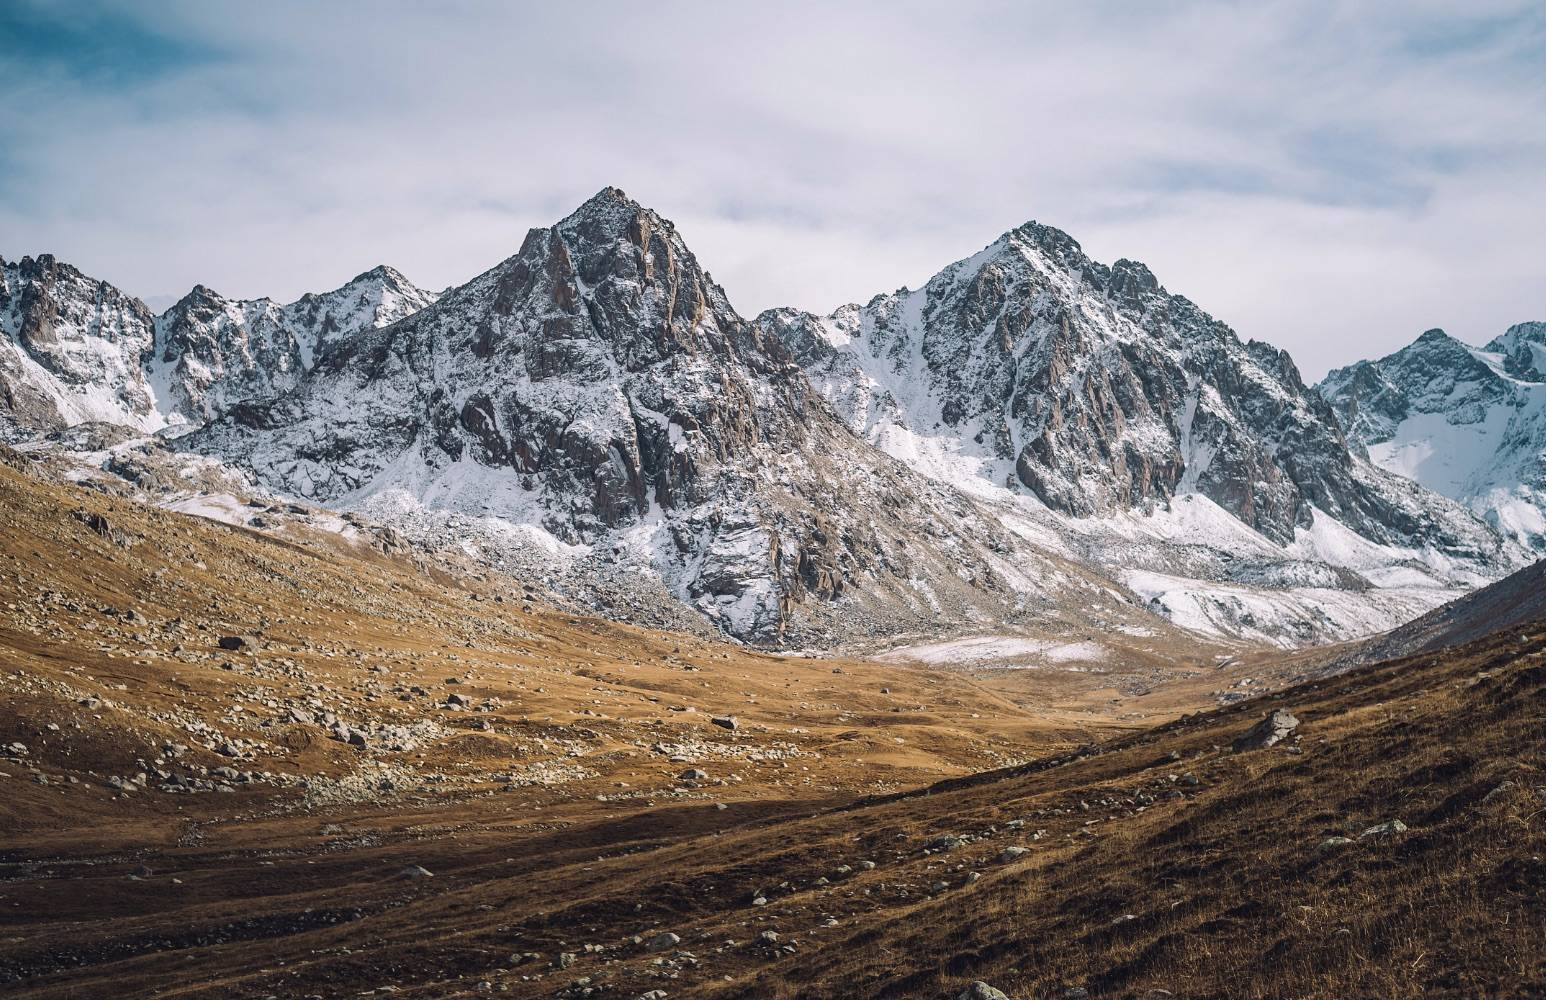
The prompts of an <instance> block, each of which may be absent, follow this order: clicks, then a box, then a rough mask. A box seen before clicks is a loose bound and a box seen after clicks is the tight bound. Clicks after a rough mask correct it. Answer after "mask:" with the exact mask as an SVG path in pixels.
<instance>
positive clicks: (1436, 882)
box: [0, 465, 1546, 1000]
mask: <svg viewBox="0 0 1546 1000" xmlns="http://www.w3.org/2000/svg"><path fill="white" fill-rule="evenodd" d="M0 511H4V512H5V515H6V517H7V523H6V530H5V531H4V533H3V536H0V792H3V794H0V994H10V995H25V996H35V997H58V998H65V997H72V998H78V997H95V996H103V995H113V996H118V997H125V998H127V997H150V996H156V997H203V996H209V997H217V996H218V997H286V998H288V997H304V996H323V997H346V996H348V997H353V996H368V995H393V996H402V997H446V996H472V995H481V994H482V993H497V994H506V995H512V996H526V997H615V998H623V1000H633V998H637V997H650V998H651V1000H659V998H660V997H669V998H670V1000H679V998H684V997H722V998H729V997H745V998H753V997H757V998H763V997H772V998H781V997H782V998H792V997H806V998H829V997H950V998H953V997H955V996H957V994H959V993H961V991H962V990H963V989H965V988H966V987H967V986H968V985H969V984H970V983H971V982H972V981H974V980H985V981H987V982H990V983H992V984H993V985H994V986H995V987H997V988H998V989H1000V990H1002V991H1004V993H1006V994H1007V995H1008V996H1010V997H1014V998H1017V1000H1018V998H1038V1000H1039V998H1043V997H1046V998H1061V997H1068V998H1073V997H1077V996H1085V995H1087V996H1090V997H1097V998H1108V997H1155V998H1158V997H1162V996H1166V995H1170V994H1173V995H1174V996H1176V997H1190V998H1200V997H1219V998H1223V997H1262V998H1266V997H1307V996H1327V997H1331V996H1337V997H1346V996H1402V997H1404V996H1416V995H1422V996H1455V997H1461V996H1466V997H1471V996H1474V997H1503V996H1510V997H1526V996H1546V948H1543V947H1542V942H1543V941H1546V907H1543V906H1542V905H1541V899H1542V894H1543V892H1546V862H1543V860H1542V858H1543V855H1546V820H1543V817H1546V772H1543V766H1546V726H1543V724H1542V713H1541V708H1540V706H1541V705H1542V704H1543V697H1546V690H1543V689H1546V628H1526V629H1523V630H1518V629H1513V630H1509V631H1508V632H1506V633H1498V634H1495V635H1492V636H1488V637H1485V638H1483V639H1480V640H1477V641H1473V642H1471V643H1470V644H1469V645H1466V646H1462V647H1456V648H1452V649H1450V650H1447V651H1444V652H1441V653H1437V654H1426V655H1425V656H1420V657H1415V658H1411V659H1408V660H1405V661H1394V662H1389V663H1382V664H1376V665H1374V666H1372V667H1367V668H1363V669H1361V670H1359V671H1356V672H1353V673H1349V674H1345V675H1342V676H1339V677H1334V678H1331V679H1323V680H1303V679H1302V678H1305V677H1308V676H1310V675H1311V674H1313V673H1314V672H1315V670H1316V668H1317V667H1319V666H1321V665H1322V664H1323V663H1324V662H1325V661H1326V660H1327V658H1328V657H1329V656H1330V655H1331V653H1329V652H1325V651H1322V652H1313V653H1305V654H1299V655H1296V656H1283V655H1280V654H1269V653H1266V652H1261V651H1252V650H1243V651H1242V650H1238V649H1236V650H1233V651H1230V650H1225V649H1221V648H1214V647H1212V646H1209V645H1207V644H1206V643H1202V642H1199V643H1197V644H1195V645H1192V646H1189V647H1183V646H1181V645H1179V644H1172V645H1156V646H1153V647H1151V648H1149V649H1148V650H1147V651H1146V652H1145V651H1143V650H1142V649H1141V648H1139V647H1138V646H1137V645H1136V644H1134V643H1132V642H1128V643H1127V645H1125V646H1122V647H1121V648H1124V649H1126V650H1128V654H1129V655H1124V656H1123V657H1121V658H1120V660H1119V661H1111V660H1107V659H1105V658H1104V654H1102V656H1092V655H1091V653H1090V649H1089V648H1087V647H1082V646H1080V645H1079V641H1078V640H1077V638H1076V639H1074V640H1073V641H1072V645H1073V646H1074V647H1075V648H1072V649H1069V648H1067V646H1068V643H1064V644H1061V645H1059V644H1051V645H1048V644H1047V642H1045V641H1043V640H1040V639H1035V638H1027V637H1024V636H1019V637H1015V636H987V637H981V641H980V642H976V643H973V642H970V641H968V642H966V643H965V644H964V646H963V645H961V644H959V643H958V644H957V645H956V646H954V647H949V646H947V647H943V648H941V647H940V644H928V643H918V644H915V646H914V647H913V648H911V649H906V650H898V651H896V655H892V656H889V657H887V658H886V660H885V661H884V662H882V661H880V660H859V659H814V658H804V657H797V656H770V655H763V654H760V653H756V652H753V651H749V650H747V649H744V648H741V647H736V646H732V645H728V644H724V643H719V642H715V641H711V640H707V639H703V638H698V637H690V636H684V635H680V634H674V633H669V632H660V631H652V630H646V629H637V628H629V627H626V626H621V625H616V624H612V623H608V622H604V621H600V620H597V619H591V618H587V617H583V616H577V615H574V614H572V613H570V612H566V611H559V610H555V609H553V608H551V607H548V606H546V605H544V604H543V603H542V601H541V599H540V597H541V595H540V594H538V593H537V592H536V591H535V590H531V589H523V588H522V587H521V586H520V584H519V583H518V582H517V583H512V582H511V581H510V580H508V579H502V578H497V577H491V576H488V575H481V574H474V575H457V574H453V573H451V572H449V571H448V570H447V569H446V568H445V567H442V566H437V565H434V564H429V563H419V564H414V563H411V562H406V561H404V560H401V559H390V558H387V557H385V556H383V555H381V554H379V553H377V552H375V551H374V550H371V549H369V548H367V547H364V546H350V545H349V544H347V543H346V542H345V541H344V540H342V539H340V538H339V537H338V536H336V535H334V536H331V537H330V538H324V539H319V540H317V541H316V542H315V543H303V542H300V541H295V540H284V539H279V538H275V537H273V536H270V535H266V534H263V533H261V532H257V531H252V530H248V529H245V528H238V527H231V526H227V525H220V524H215V523H211V522H208V521H205V520H201V519H197V518H193V517H188V516H184V515H180V514H176V513H169V512H166V511H160V510H156V509H154V508H149V507H145V506H141V505H139V504H136V503H134V502H132V501H130V500H128V499H124V498H121V497H113V496H110V495H104V494H99V493H94V492H90V491H86V490H81V489H73V488H69V487H61V486H54V485H49V484H45V483H42V482H40V481H38V480H35V479H31V478H29V477H28V476H26V475H25V474H24V473H23V472H22V471H19V470H17V469H12V468H7V467H5V466H3V465H0ZM1105 638H1106V639H1107V640H1109V642H1110V643H1118V640H1117V638H1116V637H1105ZM1128 638H1129V639H1130V638H1131V637H1128ZM983 643H987V644H989V645H988V647H987V648H990V649H991V650H992V654H993V655H992V656H991V657H974V656H973V655H966V656H961V655H957V654H959V653H960V652H961V650H963V649H965V650H967V651H968V652H969V651H971V650H974V649H975V650H976V651H977V652H978V653H981V652H982V651H983V649H984V648H985V647H984V645H983ZM1016 643H1019V645H1016ZM1038 643H1039V645H1038ZM994 644H996V645H994ZM931 645H932V647H933V648H927V647H930V646H931ZM223 646H229V647H234V648H223ZM919 646H922V647H926V648H923V649H919V648H918V647H919ZM1049 652H1050V653H1051V655H1048V654H1049ZM1006 655H1007V656H1008V657H1009V659H1008V660H1007V661H1006V660H1005V659H1004V656H1006ZM1016 656H1024V657H1029V658H1030V659H1029V660H1026V661H1024V662H1016V661H1015V657H1016ZM1257 694H1261V695H1262V697H1260V698H1257V699H1256V700H1249V701H1247V700H1241V696H1242V695H1257ZM1220 706H1223V707H1220ZM1274 708H1283V709H1287V710H1289V711H1291V712H1292V713H1293V714H1294V716H1295V717H1296V718H1297V719H1298V720H1299V723H1300V725H1299V728H1298V729H1297V730H1296V731H1295V732H1294V733H1293V734H1291V735H1290V737H1289V738H1288V739H1285V740H1284V741H1282V742H1280V743H1278V744H1277V745H1274V746H1271V747H1268V748H1263V749H1242V750H1240V751H1238V752H1237V751H1236V750H1234V748H1233V746H1232V744H1233V743H1234V741H1235V740H1236V739H1237V738H1238V737H1240V736H1241V735H1242V734H1243V733H1244V732H1245V731H1246V730H1247V729H1249V728H1250V727H1251V726H1252V725H1253V724H1254V723H1255V722H1256V721H1257V720H1258V719H1259V718H1260V717H1261V716H1262V715H1263V714H1264V713H1265V712H1266V711H1268V710H1270V709H1274ZM1396 821H1399V824H1397V825H1394V826H1393V825H1391V824H1393V823H1395V822H1396ZM1079 990H1084V991H1087V992H1086V993H1080V992H1078V991H1079ZM1162 990H1163V991H1169V994H1165V993H1159V992H1155V991H1162ZM655 991H663V992H655Z"/></svg>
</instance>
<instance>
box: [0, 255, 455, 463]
mask: <svg viewBox="0 0 1546 1000" xmlns="http://www.w3.org/2000/svg"><path fill="white" fill-rule="evenodd" d="M433 298H434V297H433V296H432V295H430V294H429V293H426V292H423V291H421V290H419V289H417V288H414V287H413V286H412V285H411V284H409V283H408V281H407V280H406V279H405V278H403V276H402V275H400V274H398V273H397V272H396V271H393V270H392V269H391V268H385V267H382V268H376V269H375V270H373V271H368V272H366V273H365V274H362V275H360V276H359V277H357V278H355V279H354V280H353V281H351V282H349V283H348V284H347V285H344V286H343V287H342V288H339V289H336V290H334V291H332V292H327V293H324V294H321V295H306V296H304V297H303V298H301V299H300V300H299V301H297V302H294V303H292V304H290V305H288V306H280V305H279V304H278V303H276V302H273V301H272V300H269V299H257V300H253V301H237V300H229V299H225V298H223V297H221V296H220V295H218V294H216V293H215V292H212V291H210V290H209V289H208V288H205V287H204V286H203V285H199V286H197V287H195V288H194V290H193V291H192V292H190V293H189V294H188V295H187V296H186V297H184V298H183V299H182V300H181V301H180V302H178V303H177V304H176V305H174V306H173V307H172V308H171V309H169V310H167V312H166V313H164V314H162V315H161V316H160V317H153V316H152V315H151V313H150V311H149V310H148V309H147V308H145V306H144V304H143V303H141V302H140V301H139V300H138V299H135V298H133V297H131V296H128V295H125V294H124V293H123V292H121V291H119V290H118V289H116V288H114V287H113V286H112V285H109V284H107V283H106V282H103V281H98V280H96V279H93V278H88V277H86V276H85V275H83V274H81V273H80V272H79V271H78V270H76V269H75V268H73V267H71V266H70V265H68V264H63V263H60V262H58V261H56V260H55V259H54V258H53V257H50V256H47V255H45V256H41V257H38V258H36V259H32V258H23V259H22V260H21V261H20V262H19V263H5V262H0V331H3V333H4V339H3V340H0V435H4V436H5V437H7V438H10V439H12V440H19V439H21V438H24V437H32V436H37V435H39V434H45V433H49V432H52V431H57V430H60V429H63V428H65V427H69V426H73V425H76V424H80V423H84V422H88V421H98V422H105V423H115V424H122V425H125V426H129V427H133V428H135V429H136V430H140V431H153V430H157V429H159V428H162V427H165V426H167V425H168V424H179V423H192V424H199V423H203V422H204V421H206V420H208V419H210V418H211V417H213V416H215V415H216V414H218V413H220V412H222V411H224V410H225V409H226V408H228V407H229V406H231V405H233V404H235V403H238V402H242V401H247V400H253V399H271V398H273V397H274V396H276V395H278V394H280V393H282V392H286V391H288V390H289V389H291V388H294V386H295V384H296V383H297V382H298V381H299V379H300V376H301V375H302V374H303V373H304V372H305V370H306V369H307V368H309V367H311V365H312V364H313V363H314V360H315V358H316V356H317V355H319V354H321V353H324V352H325V351H327V350H329V349H331V347H332V346H333V345H335V344H337V343H339V342H341V341H345V340H347V339H349V338H350V337H352V336H354V335H355V334H357V333H359V332H360V331H361V330H366V329H373V328H375V327H377V326H381V325H385V324H387V323H391V322H394V321H395V320H398V319H401V318H402V317H404V316H407V315H409V314H410V313H412V312H415V311H417V310H418V309H421V308H423V307H424V306H425V305H427V304H428V303H429V302H431V301H433Z"/></svg>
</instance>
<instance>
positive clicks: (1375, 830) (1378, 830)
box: [1358, 819, 1406, 840]
mask: <svg viewBox="0 0 1546 1000" xmlns="http://www.w3.org/2000/svg"><path fill="white" fill-rule="evenodd" d="M1405 832H1406V824H1405V823H1403V822H1401V821H1400V820H1399V819H1392V820H1386V821H1385V822H1384V823H1377V824H1375V825H1374V826H1371V827H1369V829H1367V830H1365V831H1364V832H1363V833H1360V834H1359V835H1358V837H1359V839H1360V840H1362V839H1363V838H1364V837H1389V836H1393V835H1394V834H1397V833H1405Z"/></svg>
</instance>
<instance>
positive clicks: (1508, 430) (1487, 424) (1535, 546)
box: [1317, 323, 1546, 553]
mask: <svg viewBox="0 0 1546 1000" xmlns="http://www.w3.org/2000/svg"><path fill="white" fill-rule="evenodd" d="M1317 391H1318V392H1319V393H1320V395H1321V396H1322V397H1324V398H1325V399H1326V400H1327V401H1328V402H1329V403H1330V404H1331V405H1332V407H1333V408H1334V409H1335V410H1336V412H1337V414H1338V416H1339V417H1340V418H1341V420H1342V423H1343V426H1345V427H1346V428H1347V431H1348V435H1349V437H1350V438H1352V439H1353V440H1354V441H1355V442H1357V443H1358V444H1360V445H1361V446H1362V447H1364V448H1366V449H1367V450H1368V454H1369V458H1370V459H1371V460H1372V461H1373V462H1374V463H1375V464H1376V465H1379V466H1380V467H1382V468H1384V469H1387V470H1389V471H1392V472H1395V473H1398V474H1400V475H1403V476H1408V477H1410V478H1411V479H1413V480H1415V481H1416V482H1418V483H1420V484H1421V485H1423V486H1425V487H1427V488H1428V489H1430V490H1433V491H1435V492H1438V493H1442V494H1444V495H1445V496H1448V497H1452V498H1454V499H1456V500H1458V501H1460V502H1461V503H1463V504H1465V505H1466V506H1468V507H1470V508H1471V509H1472V510H1473V511H1475V512H1476V513H1477V514H1478V515H1479V516H1481V517H1483V518H1485V519H1486V520H1487V521H1488V522H1489V523H1491V524H1492V525H1493V526H1494V527H1495V528H1496V529H1497V531H1498V532H1500V533H1501V534H1503V535H1504V536H1506V537H1508V538H1510V539H1512V540H1513V541H1515V542H1516V543H1518V544H1519V545H1521V546H1523V547H1525V548H1527V549H1529V550H1530V551H1532V552H1536V553H1543V552H1546V323H1521V324H1519V325H1518V326H1514V327H1511V328H1509V330H1508V332H1506V333H1504V334H1503V335H1502V336H1501V337H1498V338H1496V339H1495V340H1493V341H1492V342H1491V343H1489V344H1487V346H1486V347H1483V348H1480V349H1478V348H1474V347H1471V346H1469V345H1466V344H1463V343H1461V342H1460V341H1458V340H1456V339H1455V338H1453V337H1451V336H1449V335H1448V334H1446V333H1445V332H1444V331H1443V330H1429V331H1427V332H1426V333H1424V334H1423V335H1422V336H1421V337H1419V338H1417V340H1416V341H1415V342H1413V343H1412V344H1410V345H1408V346H1407V347H1404V348H1402V349H1401V350H1399V351H1397V352H1395V353H1394V354H1390V355H1387V356H1386V357H1383V358H1380V359H1379V360H1378V361H1360V362H1358V363H1357V364H1354V365H1349V366H1348V367H1346V368H1339V369H1337V370H1336V371H1333V372H1332V373H1331V374H1329V375H1327V376H1326V379H1325V380H1324V381H1323V382H1321V384H1320V385H1319V386H1317Z"/></svg>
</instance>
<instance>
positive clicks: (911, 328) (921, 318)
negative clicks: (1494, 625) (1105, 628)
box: [759, 223, 1496, 556]
mask: <svg viewBox="0 0 1546 1000" xmlns="http://www.w3.org/2000/svg"><path fill="white" fill-rule="evenodd" d="M759 323H760V325H762V326H763V328H764V329H765V330H767V331H768V332H769V333H770V334H771V335H774V336H777V337H778V338H779V339H781V340H783V341H784V342H785V344H786V345H788V347H789V348H790V350H791V352H792V353H793V354H794V355H795V356H796V357H797V358H798V360H799V361H800V363H801V364H802V365H803V366H804V367H805V368H806V370H807V371H808V372H809V373H810V375H811V378H812V380H813V382H814V383H815V384H816V385H817V386H818V388H819V389H820V390H821V391H822V393H823V394H824V395H826V396H827V398H828V399H829V400H831V402H832V403H833V405H834V406H835V407H836V408H837V409H838V411H839V412H840V413H842V414H843V415H844V417H845V418H846V419H847V420H848V422H849V424H850V425H851V426H852V427H854V428H855V429H856V430H857V431H859V432H860V433H862V434H864V435H865V436H866V437H868V438H870V439H871V440H873V441H875V442H876V443H877V444H879V445H880V446H881V447H883V448H885V449H886V450H887V451H889V452H891V453H892V454H893V455H895V456H897V457H898V458H902V459H904V460H907V461H910V462H912V463H913V464H915V465H916V466H917V467H919V468H922V469H925V470H926V471H929V472H930V473H931V474H934V475H937V476H940V477H942V478H956V479H959V478H962V477H964V476H975V477H978V478H980V479H983V480H987V481H988V482H990V483H993V484H995V485H999V486H1007V487H1008V488H1010V489H1012V490H1016V491H1022V492H1026V493H1029V494H1031V495H1034V496H1035V497H1036V498H1037V499H1039V500H1040V501H1041V502H1042V503H1044V504H1046V505H1047V506H1048V507H1050V508H1052V509H1053V510H1055V511H1059V512H1062V513H1064V514H1068V515H1073V516H1076V517H1089V516H1099V515H1106V514H1110V513H1112V512H1116V511H1123V510H1128V509H1131V508H1135V507H1138V508H1141V507H1144V506H1146V505H1152V504H1155V503H1161V504H1163V503H1164V502H1166V501H1168V500H1169V499H1170V498H1171V497H1174V496H1176V495H1178V494H1183V493H1197V494H1201V495H1203V496H1205V497H1207V498H1208V499H1210V500H1211V501H1213V502H1214V503H1216V504H1217V505H1218V506H1220V507H1222V508H1223V509H1224V510H1226V511H1228V512H1229V513H1231V514H1233V515H1234V516H1236V517H1238V518H1239V519H1240V520H1241V521H1243V522H1244V523H1246V524H1248V525H1250V526H1251V527H1253V528H1255V529H1256V530H1257V531H1259V532H1260V533H1261V534H1263V535H1265V536H1267V537H1268V538H1270V539H1273V540H1275V541H1277V542H1279V543H1284V544H1286V543H1289V542H1292V541H1293V540H1294V538H1295V529H1298V528H1308V527H1310V526H1311V524H1312V523H1313V518H1314V514H1313V511H1314V510H1319V511H1321V512H1323V513H1324V514H1326V515H1328V516H1329V517H1331V518H1334V519H1336V520H1337V521H1339V522H1341V523H1342V524H1344V525H1347V526H1348V527H1351V528H1352V529H1353V530H1355V531H1357V532H1358V533H1359V534H1361V535H1363V536H1364V537H1365V538H1368V539H1371V540H1373V541H1376V542H1381V543H1388V544H1399V545H1418V546H1433V547H1436V548H1439V549H1443V550H1445V551H1451V552H1455V553H1459V554H1465V555H1469V556H1478V555H1485V554H1486V553H1487V552H1488V550H1489V549H1490V548H1491V549H1495V547H1496V544H1495V542H1494V541H1493V540H1491V539H1490V538H1489V537H1488V533H1487V532H1485V531H1483V530H1480V528H1479V526H1478V525H1476V524H1474V523H1472V522H1471V521H1470V519H1468V518H1466V517H1464V516H1463V515H1462V514H1460V513H1459V512H1458V511H1456V510H1455V509H1454V508H1453V507H1452V506H1450V505H1446V504H1443V503H1442V502H1440V501H1436V500H1435V499H1434V498H1429V497H1424V496H1419V495H1415V494H1413V493H1412V492H1411V491H1409V490H1406V489H1404V488H1403V487H1402V485H1401V484H1400V483H1397V482H1394V481H1393V480H1392V477H1390V476H1388V475H1386V474H1384V473H1382V472H1380V471H1379V470H1376V469H1373V468H1371V467H1369V466H1368V465H1367V464H1365V463H1362V462H1361V461H1360V460H1359V459H1358V458H1356V457H1355V456H1354V455H1352V454H1350V453H1349V451H1348V448H1347V444H1346V442H1345V440H1344V439H1343V436H1342V432H1341V429H1340V427H1339V425H1338V423H1337V420H1336V419H1335V417H1334V416H1333V414H1332V412H1331V409H1330V407H1329V406H1328V405H1327V404H1326V402H1325V401H1324V400H1323V399H1321V398H1320V397H1319V396H1317V395H1316V394H1315V393H1313V392H1311V391H1309V390H1308V389H1307V388H1306V387H1305V385H1304V383H1303V381H1301V379H1300V377H1299V373H1298V371H1297V370H1296V369H1295V367H1294V364H1293V362H1292V360H1291V359H1290V358H1289V357H1288V355H1287V354H1286V353H1284V352H1282V351H1279V350H1277V349H1275V348H1273V347H1270V346H1268V345H1266V344H1262V343H1258V342H1255V341H1251V342H1245V343H1242V342H1241V341H1240V340H1239V339H1238V338H1237V337H1236V336H1235V334H1234V332H1233V331H1231V330H1230V329H1229V327H1227V326H1225V325H1224V324H1223V323H1221V322H1219V321H1217V320H1215V319H1213V318H1212V317H1211V316H1209V315H1208V314H1206V313H1204V312H1203V311H1202V310H1201V309H1199V308H1198V307H1197V306H1196V305H1194V304H1193V303H1192V302H1190V301H1189V300H1187V299H1185V298H1183V297H1181V296H1179V295H1171V294H1169V293H1168V292H1166V291H1165V289H1164V288H1162V287H1161V286H1160V285H1159V283H1158V281H1156V280H1155V278H1154V275H1153V274H1151V273H1150V272H1149V270H1148V269H1147V268H1146V267H1144V266H1143V265H1142V264H1139V263H1136V262H1134V261H1128V260H1120V261H1118V262H1117V263H1116V264H1115V265H1113V266H1111V267H1109V268H1108V267H1106V266H1104V265H1101V264H1098V263H1096V262H1094V261H1092V260H1090V259H1089V258H1088V257H1086V256H1085V255H1084V253H1083V252H1082V251H1081V250H1080V248H1079V245H1078V244H1077V243H1076V242H1074V240H1073V239H1071V238H1070V237H1069V236H1067V235H1066V234H1064V233H1062V232H1060V231H1058V230H1056V229H1052V228H1050V227H1047V226H1042V225H1038V224H1036V223H1028V224H1026V225H1024V226H1021V227H1020V228H1018V229H1015V230H1012V231H1011V232H1008V233H1006V234H1004V236H1002V237H1001V238H1000V239H999V240H997V241H996V242H995V243H993V244H992V245H991V246H989V247H987V248H986V249H984V250H983V251H981V252H980V253H978V254H976V255H975V256H973V257H971V258H968V259H967V260H963V261H959V262H957V263H955V264H953V265H951V266H950V267H948V268H946V269H945V270H944V271H942V272H940V274H938V275H936V276H935V277H934V278H933V279H931V280H930V281H929V282H928V284H927V285H925V286H924V287H923V288H922V289H919V290H917V291H908V290H906V289H904V290H902V291H899V292H896V293H894V294H891V295H882V296H877V297H876V298H874V299H872V300H871V301H870V302H869V304H868V305H865V306H863V307H857V306H848V307H845V308H843V309H840V310H838V311H837V312H836V313H834V314H832V315H831V316H827V317H816V316H812V315H810V314H807V313H800V312H798V311H795V310H787V309H784V310H774V311H770V312H768V313H764V314H763V315H762V316H761V317H759Z"/></svg>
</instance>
